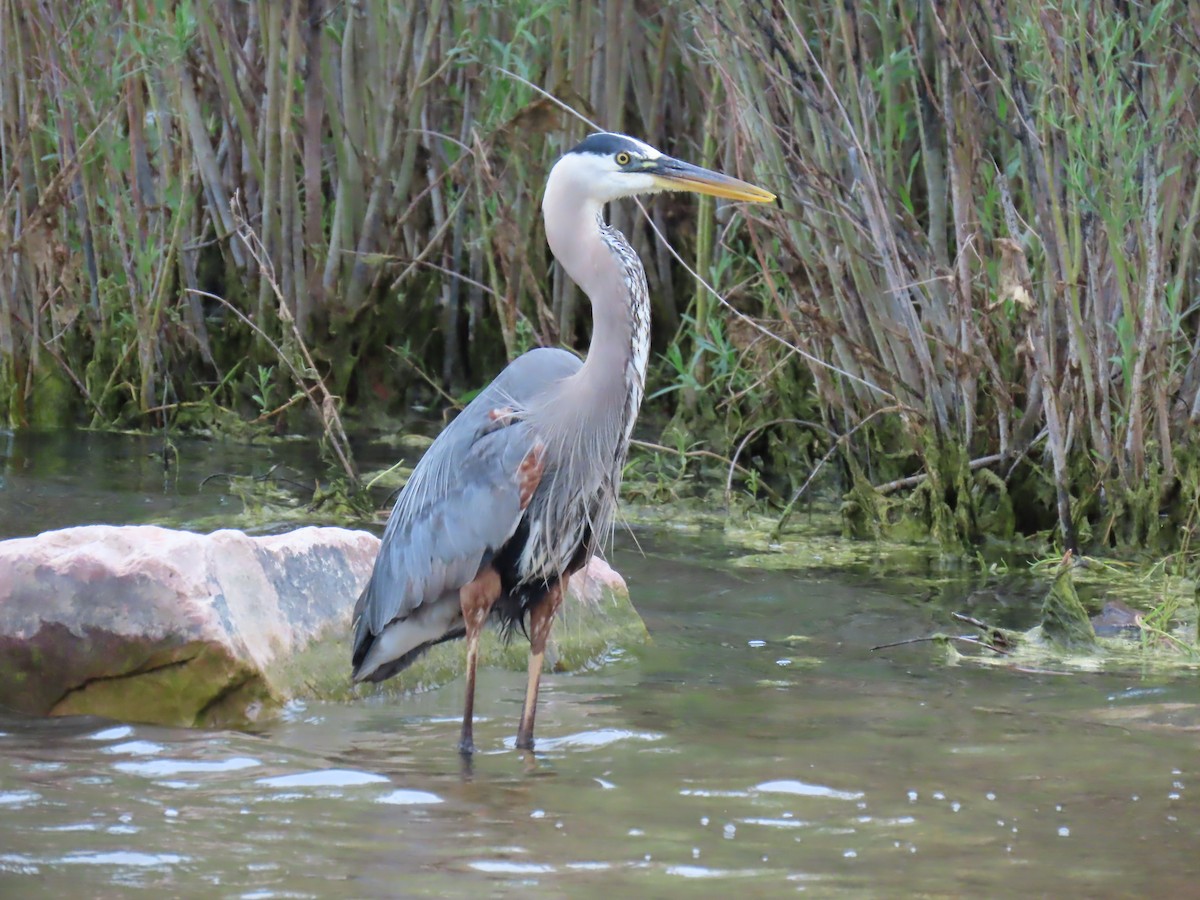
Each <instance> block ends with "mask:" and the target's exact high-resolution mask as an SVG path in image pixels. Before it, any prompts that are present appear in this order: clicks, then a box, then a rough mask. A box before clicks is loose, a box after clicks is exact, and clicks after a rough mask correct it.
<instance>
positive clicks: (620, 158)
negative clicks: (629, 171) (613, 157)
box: [617, 150, 630, 166]
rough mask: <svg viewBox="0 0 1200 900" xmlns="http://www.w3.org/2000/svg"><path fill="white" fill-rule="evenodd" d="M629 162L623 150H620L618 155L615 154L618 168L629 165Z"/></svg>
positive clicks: (627, 155)
mask: <svg viewBox="0 0 1200 900" xmlns="http://www.w3.org/2000/svg"><path fill="white" fill-rule="evenodd" d="M629 162H630V157H629V154H628V153H626V152H625V151H624V150H622V151H621V152H620V153H618V154H617V165H618V166H627V165H629Z"/></svg>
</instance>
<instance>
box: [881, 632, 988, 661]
mask: <svg viewBox="0 0 1200 900" xmlns="http://www.w3.org/2000/svg"><path fill="white" fill-rule="evenodd" d="M929 641H958V642H960V643H963V644H971V645H973V646H975V647H985V648H987V649H988V650H991V651H992V652H993V653H999V654H1000V655H1001V656H1008V655H1010V654H1009V652H1008V651H1007V650H1004V649H1002V648H1000V647H997V646H995V645H993V644H989V643H988V642H987V641H984V640H981V639H980V638H977V637H974V636H973V635H969V634H931V635H929V636H928V637H915V638H905V639H904V640H902V641H891V642H890V643H887V644H877V645H876V646H874V647H872V648H871V651H872V652H874V651H876V650H889V649H891V648H892V647H904V646H907V645H908V644H922V643H926V642H929Z"/></svg>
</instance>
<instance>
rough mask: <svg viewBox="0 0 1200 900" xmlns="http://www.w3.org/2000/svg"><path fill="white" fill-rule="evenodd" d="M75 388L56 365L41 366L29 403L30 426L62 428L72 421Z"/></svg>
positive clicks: (34, 380) (34, 381) (35, 377)
mask: <svg viewBox="0 0 1200 900" xmlns="http://www.w3.org/2000/svg"><path fill="white" fill-rule="evenodd" d="M76 394H77V392H76V390H75V387H74V385H72V384H71V382H70V381H69V380H68V379H67V376H66V375H64V374H63V372H62V370H61V369H60V368H59V367H58V366H44V365H43V366H41V367H40V368H38V370H37V374H36V375H35V376H34V379H33V392H32V398H31V400H30V403H29V426H30V427H31V428H35V429H36V428H41V429H54V428H63V427H65V426H67V425H70V424H71V423H72V422H73V421H74V413H75V403H76Z"/></svg>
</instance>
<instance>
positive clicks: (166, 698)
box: [0, 525, 379, 725]
mask: <svg viewBox="0 0 1200 900" xmlns="http://www.w3.org/2000/svg"><path fill="white" fill-rule="evenodd" d="M378 546H379V541H378V539H377V538H375V537H374V536H373V535H371V534H368V533H366V532H361V531H348V530H345V529H341V528H301V529H299V530H297V531H293V532H290V533H288V534H282V535H275V536H270V537H249V536H247V535H245V534H243V533H242V532H239V531H218V532H215V533H213V534H208V535H203V534H193V533H190V532H186V531H173V530H170V529H167V528H158V527H155V526H149V525H143V526H130V527H115V526H108V525H91V526H85V527H80V528H67V529H63V530H61V531H52V532H47V533H45V534H42V535H39V536H37V537H33V538H19V539H16V540H10V541H3V542H0V704H3V705H5V706H8V707H10V708H14V709H17V710H20V711H22V712H26V713H31V714H50V715H55V714H80V713H93V714H98V715H106V716H111V717H113V718H121V719H132V720H140V721H154V722H163V723H171V724H184V725H192V724H210V723H219V722H225V721H238V720H239V719H243V720H244V719H245V718H253V715H254V712H255V710H256V709H257V708H260V707H261V706H262V704H263V703H264V701H268V700H270V699H273V698H272V692H271V689H270V686H269V683H268V682H267V679H266V677H265V675H264V673H265V671H266V669H267V667H268V666H270V665H271V664H272V663H273V662H275V661H276V660H277V658H279V657H281V656H287V655H290V654H292V653H295V652H297V651H298V650H300V649H302V648H303V647H305V646H306V645H308V644H309V643H310V642H311V641H313V640H314V639H316V638H318V637H321V636H323V635H324V634H326V633H330V632H334V631H336V632H337V633H338V634H339V635H341V634H345V633H346V631H347V630H348V629H349V625H350V622H349V619H350V613H351V610H352V608H353V605H354V599H355V598H356V597H357V596H358V593H359V591H360V590H361V589H362V586H363V584H364V583H365V582H366V579H367V577H368V576H369V574H370V571H371V566H372V564H373V562H374V559H375V554H376V552H377V550H378Z"/></svg>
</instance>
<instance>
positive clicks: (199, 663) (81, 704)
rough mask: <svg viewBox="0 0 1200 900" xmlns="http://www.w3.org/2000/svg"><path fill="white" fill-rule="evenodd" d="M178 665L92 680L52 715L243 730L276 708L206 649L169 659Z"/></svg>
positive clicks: (249, 675)
mask: <svg viewBox="0 0 1200 900" xmlns="http://www.w3.org/2000/svg"><path fill="white" fill-rule="evenodd" d="M172 656H175V657H176V659H173V660H170V661H167V662H159V663H158V664H156V665H151V666H148V667H144V670H143V671H141V672H132V673H131V674H128V675H121V676H115V677H111V678H96V679H92V680H91V681H88V682H87V683H85V684H83V685H82V686H80V687H78V688H76V689H75V690H73V691H70V692H69V693H68V694H67V695H66V696H65V697H63V698H62V699H61V700H60V701H59V702H58V703H57V704H55V706H54V708H53V709H52V710H51V715H58V716H71V715H77V716H80V715H93V716H105V717H107V718H110V719H120V720H122V721H128V722H155V723H158V724H163V725H180V726H213V725H244V724H247V723H248V722H250V721H253V719H254V718H255V717H256V710H257V709H261V708H266V707H267V706H270V705H274V703H276V702H277V700H278V698H277V697H275V696H273V695H272V694H271V692H270V690H269V689H268V688H267V686H266V684H265V683H264V682H263V681H262V679H261V678H259V677H258V676H256V675H255V674H254V673H253V671H252V670H251V669H249V668H248V667H247V666H245V665H244V664H243V663H240V662H238V661H237V660H235V659H233V658H231V657H230V656H228V655H227V654H226V653H224V652H222V651H220V650H216V649H213V648H211V647H210V646H208V645H206V644H196V645H189V646H185V647H181V648H179V650H178V652H177V653H173V654H172Z"/></svg>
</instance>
